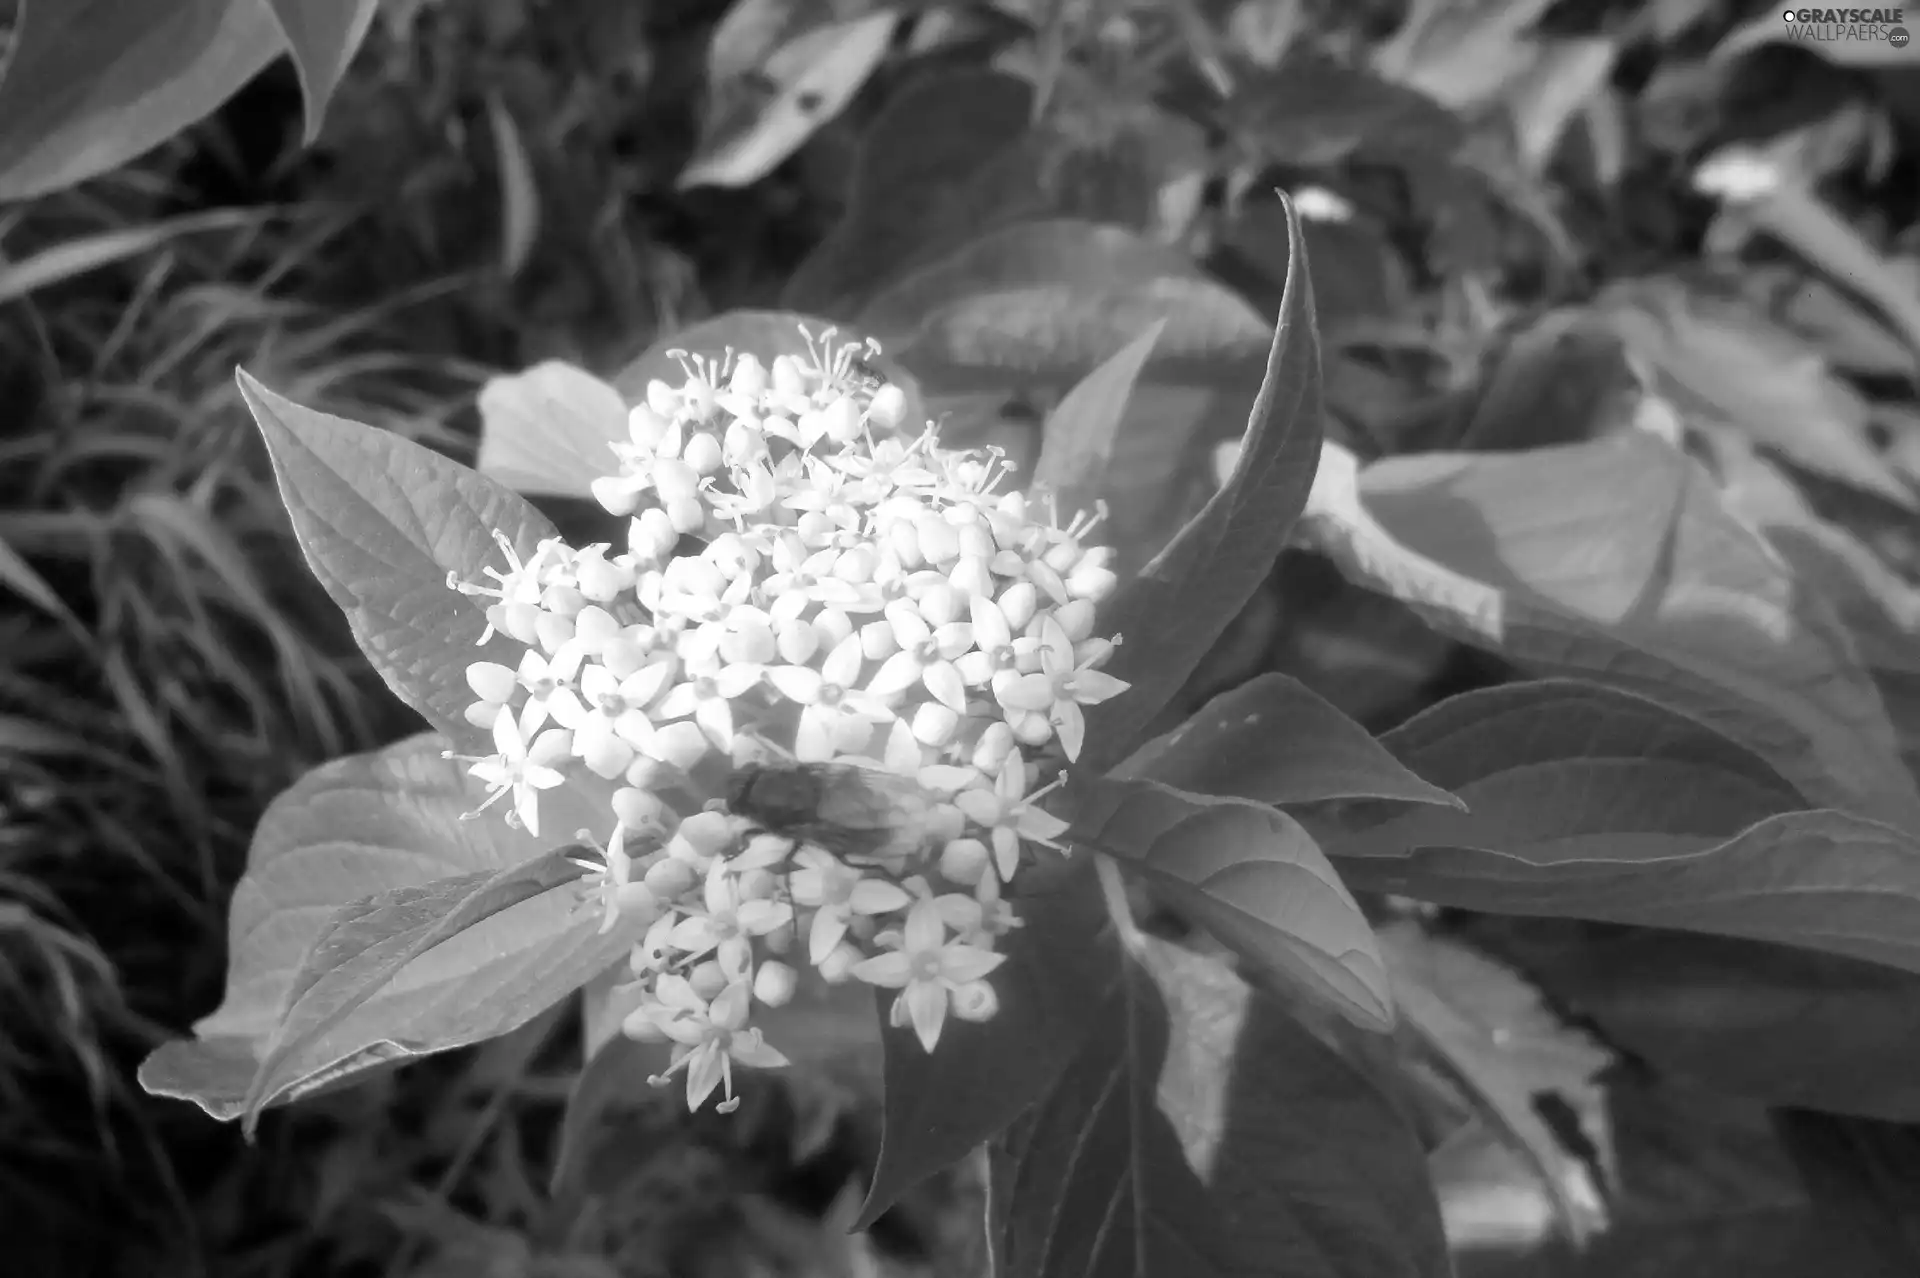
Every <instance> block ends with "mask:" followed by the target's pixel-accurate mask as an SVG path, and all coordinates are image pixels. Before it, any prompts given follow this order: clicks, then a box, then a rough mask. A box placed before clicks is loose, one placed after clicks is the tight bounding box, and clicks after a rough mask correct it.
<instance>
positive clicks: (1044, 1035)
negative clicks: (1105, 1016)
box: [855, 857, 1120, 1229]
mask: <svg viewBox="0 0 1920 1278" xmlns="http://www.w3.org/2000/svg"><path fill="white" fill-rule="evenodd" d="M1092 870H1093V866H1092V862H1091V859H1090V858H1086V857H1081V858H1077V859H1075V860H1072V861H1069V862H1067V863H1065V864H1053V865H1047V866H1035V867H1029V868H1028V869H1027V870H1025V871H1023V872H1022V874H1021V877H1020V881H1019V882H1020V894H1019V895H1016V896H1015V898H1014V904H1015V908H1016V910H1017V912H1018V914H1019V916H1020V918H1021V919H1022V920H1024V923H1023V925H1022V926H1021V927H1019V928H1017V929H1015V930H1014V931H1013V932H1011V933H1009V934H1008V935H1007V936H1006V937H1005V938H1004V940H1003V942H1002V944H1001V947H1000V949H1001V952H1002V953H1004V954H1005V955H1006V956H1007V960H1006V962H1005V963H1003V964H1001V965H1000V967H999V968H998V969H996V970H995V972H994V973H993V977H992V982H993V990H994V993H995V995H996V996H997V997H998V1000H999V1010H998V1011H997V1012H995V1013H994V1015H993V1017H992V1019H990V1020H987V1021H984V1022H980V1023H977V1024H976V1023H971V1022H966V1021H960V1020H958V1019H957V1018H949V1019H948V1021H947V1023H946V1025H945V1027H944V1028H943V1029H942V1030H941V1031H940V1044H939V1048H938V1050H937V1051H934V1052H932V1053H929V1052H927V1051H926V1049H924V1048H923V1047H921V1046H920V1040H919V1039H918V1038H917V1037H915V1035H914V1033H913V1030H912V1028H911V1027H902V1028H893V1027H892V1026H890V1025H887V1017H888V1011H889V1008H890V1006H891V1004H892V1002H893V997H894V995H893V992H892V991H890V990H882V991H878V992H877V993H876V1003H877V1005H878V1007H879V1011H880V1023H881V1024H882V1025H883V1026H887V1028H886V1029H885V1031H884V1033H883V1038H882V1042H883V1046H884V1048H885V1051H886V1099H885V1105H884V1124H883V1129H882V1134H881V1143H880V1158H879V1161H878V1163H877V1165H876V1166H875V1167H874V1171H873V1183H872V1186H871V1187H870V1188H869V1190H868V1191H867V1200H866V1202H865V1203H863V1204H862V1205H861V1208H860V1218H859V1220H858V1222H857V1223H856V1225H855V1227H856V1228H859V1229H865V1228H867V1227H868V1226H869V1225H871V1224H872V1223H873V1222H874V1221H875V1220H877V1219H878V1218H879V1216H880V1214H881V1213H882V1212H884V1211H885V1210H886V1209H887V1208H888V1207H890V1206H892V1205H893V1203H894V1202H895V1201H897V1200H898V1199H899V1197H900V1195H901V1194H903V1193H905V1192H906V1191H907V1190H908V1189H910V1188H912V1187H913V1186H914V1185H916V1184H918V1183H919V1182H920V1181H922V1180H925V1179H926V1178H927V1177H929V1176H931V1175H933V1174H934V1173H935V1172H937V1171H940V1170H941V1169H942V1168H945V1167H950V1166H952V1165H953V1164H954V1163H956V1162H958V1161H959V1160H960V1159H962V1158H964V1157H965V1156H966V1155H967V1154H969V1153H971V1152H972V1151H973V1150H974V1149H976V1148H978V1147H979V1146H980V1145H982V1144H984V1143H985V1142H986V1141H988V1140H990V1139H991V1138H992V1137H993V1136H994V1135H996V1134H997V1133H999V1132H1001V1131H1004V1130H1006V1128H1007V1125H1008V1124H1010V1123H1012V1122H1013V1120H1014V1119H1015V1118H1017V1117H1019V1115H1020V1113H1021V1112H1022V1111H1023V1110H1025V1109H1026V1108H1027V1107H1028V1106H1029V1105H1031V1104H1033V1103H1034V1102H1035V1101H1036V1100H1038V1099H1039V1098H1040V1096H1041V1095H1042V1094H1043V1093H1045V1092H1046V1090H1047V1089H1048V1088H1049V1087H1050V1086H1052V1085H1053V1083H1054V1080H1055V1079H1057V1078H1058V1077H1059V1076H1060V1073H1061V1071H1062V1070H1064V1069H1066V1068H1067V1065H1068V1063H1069V1062H1071V1061H1072V1060H1073V1058H1074V1056H1075V1054H1076V1053H1078V1052H1079V1051H1080V1048H1081V1045H1082V1043H1084V1042H1085V1040H1086V1036H1087V1035H1088V1034H1089V1033H1090V1032H1092V1029H1093V1025H1094V1021H1095V1018H1096V1016H1097V1015H1098V1013H1099V1009H1100V1006H1101V1003H1102V1000H1104V999H1105V998H1106V997H1107V994H1108V992H1109V991H1110V990H1111V989H1112V987H1113V985H1114V982H1116V981H1118V980H1119V979H1120V947H1119V944H1118V941H1117V940H1116V938H1115V936H1114V933H1113V930H1112V926H1111V924H1110V923H1109V921H1108V919H1107V916H1106V911H1105V907H1104V904H1103V902H1102V899H1101V896H1100V892H1099V889H1098V886H1097V884H1096V883H1095V882H1094V878H1093V873H1092Z"/></svg>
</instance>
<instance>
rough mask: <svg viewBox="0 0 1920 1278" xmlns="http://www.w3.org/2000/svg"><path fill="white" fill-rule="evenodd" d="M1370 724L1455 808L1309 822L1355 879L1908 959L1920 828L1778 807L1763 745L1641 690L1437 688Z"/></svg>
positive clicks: (1368, 885) (1887, 959) (1785, 799)
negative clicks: (1343, 827)
mask: <svg viewBox="0 0 1920 1278" xmlns="http://www.w3.org/2000/svg"><path fill="white" fill-rule="evenodd" d="M1689 728H1691V731H1689V730H1688V729H1689ZM1384 740H1385V743H1386V744H1387V746H1388V747H1389V748H1391V749H1392V750H1393V751H1394V753H1395V755H1396V756H1398V757H1399V758H1400V759H1401V761H1402V762H1404V763H1406V764H1407V765H1408V766H1409V767H1412V768H1415V769H1417V770H1418V771H1420V772H1422V773H1423V774H1424V775H1427V776H1431V777H1434V778H1436V779H1437V780H1438V781H1440V782H1442V783H1444V784H1446V785H1447V786H1448V788H1449V789H1451V790H1452V791H1453V792H1454V793H1456V794H1458V795H1459V796H1460V797H1461V798H1462V799H1463V800H1465V802H1466V803H1467V805H1468V811H1466V812H1464V813H1463V812H1455V811H1451V810H1447V809H1440V808H1420V809H1416V810H1412V811H1407V812H1404V813H1401V814H1398V815H1395V816H1392V817H1390V818H1389V819H1387V820H1384V821H1382V822H1380V823H1378V824H1376V825H1372V826H1370V827H1367V828H1365V829H1361V830H1357V831H1356V832H1354V833H1353V834H1351V835H1350V836H1344V837H1335V836H1334V835H1333V834H1332V832H1331V831H1323V832H1322V837H1323V840H1324V841H1326V843H1327V849H1328V851H1329V852H1330V853H1332V854H1333V855H1334V856H1335V857H1336V858H1337V860H1338V862H1339V865H1340V871H1341V873H1342V875H1343V876H1345V877H1346V878H1347V880H1348V881H1349V882H1350V883H1352V884H1353V885H1354V886H1356V887H1358V888H1362V889H1365V890H1367V891H1380V892H1391V893H1396V894H1400V895H1406V896H1413V897H1417V898H1419V899H1421V900H1426V901H1432V902H1434V903H1436V904H1441V905H1449V906H1458V907H1460V908H1464V909H1475V910H1485V911H1489V912H1494V913H1518V914H1538V915H1549V916H1554V917H1563V918H1584V919H1594V920H1598V921H1602V922H1612V923H1634V924H1640V925H1643V926H1649V927H1667V928H1674V929H1678V930H1683V931H1697V932H1708V933H1713V934H1717V935H1722V936H1736V937H1744V938H1747V939H1751V940H1761V941H1772V942H1777V943H1781V944H1787V945H1799V946H1804V947H1806V948H1809V949H1817V950H1824V951H1826V952H1828V953H1833V954H1841V955H1846V956H1849V957H1853V958H1863V959H1868V960H1870V961H1874V962H1880V963H1885V964H1888V965H1889V966H1894V967H1901V968H1905V969H1907V970H1910V971H1920V930H1916V921H1920V843H1916V841H1915V840H1914V839H1912V838H1911V837H1909V836H1907V835H1906V834H1904V833H1902V832H1901V831H1899V830H1896V829H1894V828H1893V827H1891V826H1887V825H1882V824H1880V823H1879V822H1876V821H1872V820H1868V819H1866V818H1864V817H1861V816H1857V815H1854V814H1852V813H1847V812H1837V811H1833V810H1821V811H1811V812H1809V811H1794V810H1790V806H1791V805H1792V799H1791V798H1790V796H1788V795H1787V794H1785V793H1784V788H1783V787H1782V786H1781V785H1780V784H1779V781H1778V779H1777V778H1772V777H1769V776H1767V775H1765V770H1764V769H1762V768H1760V766H1759V761H1758V760H1755V759H1753V758H1752V757H1751V756H1747V755H1745V754H1744V752H1741V751H1737V750H1734V749H1732V748H1731V747H1730V746H1729V745H1728V743H1726V742H1724V741H1720V740H1717V739H1715V738H1714V737H1713V736H1712V735H1711V734H1709V733H1707V732H1705V731H1703V730H1700V729H1699V728H1698V727H1697V726H1695V725H1690V724H1688V723H1687V721H1686V720H1685V719H1684V718H1682V717H1680V716H1678V715H1672V714H1669V713H1667V712H1664V711H1660V710H1659V709H1658V708H1657V707H1656V706H1654V705H1653V704H1652V703H1650V702H1646V701H1643V700H1641V699H1639V698H1634V697H1629V696H1626V695H1625V694H1621V693H1615V692H1611V691H1608V690H1606V689H1603V688H1601V687H1600V686H1598V685H1593V684H1581V683H1574V682H1570V681H1569V682H1562V681H1548V682H1547V683H1545V684H1515V685H1508V686H1506V687H1502V688H1494V689H1486V690H1482V691H1479V692H1470V693H1463V694H1461V695H1459V696H1457V697H1453V698H1450V699H1448V700H1447V701H1444V702H1442V703H1440V704H1439V705H1438V706H1435V707H1433V708H1432V709H1430V710H1427V711H1425V712H1423V713H1422V714H1419V715H1416V716H1415V717H1414V718H1413V719H1412V720H1410V721H1408V723H1406V724H1405V725H1403V726H1402V727H1400V728H1396V729H1395V730H1394V731H1393V732H1390V733H1388V734H1387V736H1386V737H1385V738H1384ZM1729 835H1731V837H1729Z"/></svg>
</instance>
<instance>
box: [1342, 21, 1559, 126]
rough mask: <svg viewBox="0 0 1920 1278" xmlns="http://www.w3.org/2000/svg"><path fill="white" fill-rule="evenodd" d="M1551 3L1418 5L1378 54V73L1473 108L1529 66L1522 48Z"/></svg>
mask: <svg viewBox="0 0 1920 1278" xmlns="http://www.w3.org/2000/svg"><path fill="white" fill-rule="evenodd" d="M1550 3H1551V0H1519V2H1518V3H1513V4H1508V3H1503V2H1502V0H1469V2H1468V3H1464V4H1463V3H1454V2H1452V0H1415V2H1414V3H1413V4H1411V5H1409V6H1408V12H1407V16H1406V19H1405V21H1403V22H1402V23H1401V26H1400V29H1399V30H1398V31H1396V32H1394V34H1393V38H1392V39H1391V40H1389V41H1387V42H1386V43H1385V44H1382V45H1381V46H1379V47H1378V48H1377V49H1376V50H1374V55H1373V65H1374V68H1375V69H1376V70H1378V71H1379V73H1380V74H1381V75H1383V76H1386V77H1387V78H1388V79H1389V80H1392V81H1394V82H1395V83H1397V84H1403V85H1405V86H1407V87H1408V88H1410V89H1415V90H1418V91H1419V92H1421V93H1424V94H1426V95H1427V96H1428V97H1430V98H1432V99H1433V100H1434V101H1436V102H1441V103H1444V104H1446V105H1447V106H1449V107H1453V108H1455V109H1459V108H1463V107H1470V106H1474V105H1476V104H1478V103H1481V102H1484V101H1486V100H1487V99H1488V98H1490V97H1492V96H1493V95H1494V94H1495V93H1497V92H1499V91H1500V88H1501V87H1502V85H1504V84H1505V83H1506V80H1507V78H1508V77H1509V76H1510V75H1511V74H1512V72H1513V69H1514V68H1515V67H1520V66H1524V65H1525V64H1526V58H1525V56H1524V54H1523V53H1522V51H1521V50H1520V48H1519V47H1518V46H1519V45H1520V44H1521V43H1522V39H1523V35H1524V33H1525V32H1526V31H1527V30H1528V28H1530V27H1532V26H1533V24H1534V23H1535V22H1536V21H1538V20H1539V18H1540V16H1541V15H1542V14H1543V13H1545V12H1546V11H1547V9H1548V8H1549V6H1550Z"/></svg>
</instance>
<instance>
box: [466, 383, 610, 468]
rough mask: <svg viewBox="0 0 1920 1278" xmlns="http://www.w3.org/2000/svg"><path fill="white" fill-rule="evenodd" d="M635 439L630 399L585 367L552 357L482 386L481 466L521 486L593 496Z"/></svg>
mask: <svg viewBox="0 0 1920 1278" xmlns="http://www.w3.org/2000/svg"><path fill="white" fill-rule="evenodd" d="M626 442H627V402H626V400H624V399H622V398H621V396H620V392H619V391H617V390H615V389H614V388H613V387H611V386H609V385H608V384H607V383H605V382H603V381H601V380H600V379H599V378H597V377H595V376H594V375H593V374H592V373H589V372H587V371H586V370H584V369H580V368H575V367H574V366H573V365H572V364H567V363H563V362H562V361H560V360H554V359H550V360H547V361H546V362H545V363H542V364H536V365H534V366H533V367H532V368H529V369H527V370H525V371H524V372H519V373H508V374H505V375H503V376H500V377H491V378H488V379H487V383H486V385H484V386H482V387H481V388H480V456H479V457H478V459H477V460H476V461H475V467H476V469H478V470H479V472H480V473H481V474H483V475H485V476H487V477H488V478H489V479H493V480H497V481H498V482H500V483H502V484H505V485H506V486H507V487H509V488H511V489H513V490H514V491H515V492H519V493H528V494H533V493H552V494H556V495H558V496H563V497H589V496H591V495H592V484H593V481H594V480H596V479H598V478H600V477H601V476H603V475H606V474H608V473H610V472H612V471H613V470H614V469H616V462H615V459H614V455H613V450H612V448H611V447H610V445H612V444H616V443H619V444H624V443H626Z"/></svg>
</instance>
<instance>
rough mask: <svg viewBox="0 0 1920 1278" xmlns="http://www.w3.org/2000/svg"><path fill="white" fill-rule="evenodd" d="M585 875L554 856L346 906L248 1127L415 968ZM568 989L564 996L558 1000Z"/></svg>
mask: <svg viewBox="0 0 1920 1278" xmlns="http://www.w3.org/2000/svg"><path fill="white" fill-rule="evenodd" d="M579 878H580V867H579V866H578V865H575V864H574V863H573V861H572V860H571V859H570V858H568V857H566V856H564V855H562V854H561V853H558V852H550V853H547V854H545V855H543V856H540V857H537V858H535V859H534V860H531V861H526V862H523V863H522V864H520V865H516V866H511V867H509V868H507V869H504V870H494V871H491V872H488V871H481V872H478V873H474V874H460V875H455V876H453V877H450V878H445V879H436V880H434V881H433V882H432V883H428V884H425V885H423V886H420V887H402V888H390V889H388V890H387V891H385V892H381V893H379V894H377V895H375V896H369V897H366V898H365V899H363V900H360V901H355V902H353V903H351V904H349V905H345V906H342V907H341V908H340V909H339V910H338V911H337V912H336V913H335V914H334V916H333V917H332V918H331V919H329V920H328V921H327V923H326V925H325V926H324V927H323V928H322V930H321V933H320V935H319V936H317V937H316V938H314V941H313V944H312V946H311V947H309V948H308V950H307V954H306V957H305V958H304V959H303V960H302V961H301V964H300V968H299V970H298V971H296V972H295V973H294V977H293V983H292V986H291V987H290V988H289V990H288V1002H287V1006H286V1009H285V1010H284V1011H283V1012H282V1013H281V1014H280V1023H279V1024H278V1026H276V1027H275V1029H274V1031H273V1034H272V1036H271V1037H269V1038H268V1039H267V1042H266V1046H265V1049H264V1055H263V1056H262V1058H261V1061H260V1071H259V1073H258V1074H257V1075H255V1077H254V1080H253V1085H252V1086H251V1087H250V1088H249V1089H248V1092H247V1111H246V1114H245V1116H244V1126H245V1128H246V1130H247V1131H248V1132H251V1131H252V1130H253V1128H254V1127H255V1125H256V1124H257V1123H258V1122H259V1118H260V1107H261V1106H262V1105H264V1104H265V1103H266V1101H267V1099H268V1098H269V1097H271V1096H273V1095H274V1094H275V1093H276V1092H278V1091H280V1090H282V1089H283V1088H284V1087H286V1086H288V1085H289V1084H292V1083H294V1082H297V1081H299V1080H300V1079H302V1078H304V1077H306V1076H308V1075H309V1074H310V1073H311V1072H312V1070H313V1069H314V1068H315V1067H324V1066H326V1065H330V1064H332V1063H333V1059H334V1058H331V1057H322V1058H321V1059H319V1060H309V1059H308V1055H309V1054H310V1053H311V1052H312V1049H313V1047H314V1045H315V1044H316V1043H318V1042H320V1041H321V1040H322V1038H323V1036H324V1035H326V1034H327V1033H328V1032H329V1031H331V1030H333V1029H334V1028H336V1027H337V1026H338V1025H339V1024H340V1023H341V1022H342V1021H344V1020H345V1019H346V1018H347V1017H348V1016H350V1015H351V1014H352V1013H354V1012H356V1011H358V1010H359V1009H360V1008H361V1007H363V1006H365V1005H366V1003H367V1001H368V1000H370V999H371V998H373V997H374V996H375V995H376V994H378V993H380V991H381V990H383V989H385V988H386V987H387V986H388V985H389V984H391V983H392V981H393V979H394V978H395V977H396V976H398V975H399V974H400V972H401V970H402V969H403V968H405V967H406V966H407V965H408V964H409V963H411V962H413V961H414V960H415V959H417V958H419V957H420V956H421V955H423V954H425V953H426V952H427V951H428V950H431V949H433V948H434V947H435V946H437V945H439V944H441V943H442V942H445V941H449V940H451V939H453V938H454V937H456V936H458V935H459V934H460V933H462V932H465V931H467V930H469V929H471V928H473V927H476V926H478V925H479V924H481V923H485V922H487V921H488V920H490V919H493V918H495V917H496V916H498V915H499V914H500V913H502V912H503V911H505V910H508V909H511V908H512V907H513V906H516V905H519V904H520V903H521V902H523V901H528V900H532V899H533V898H535V897H538V896H541V895H543V894H545V893H549V892H552V891H554V890H555V889H557V888H564V887H566V886H568V885H569V884H572V883H575V882H576V881H578V880H579ZM568 992H569V991H565V990H562V991H558V992H557V993H556V994H555V997H558V996H559V995H561V994H565V993H568ZM483 997H484V996H483ZM551 1002H552V999H548V1000H546V1001H545V1002H543V1003H542V1005H541V1006H543V1007H544V1006H546V1005H547V1003H551ZM534 1010H535V1011H537V1010H539V1009H537V1008H536V1009H534Z"/></svg>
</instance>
